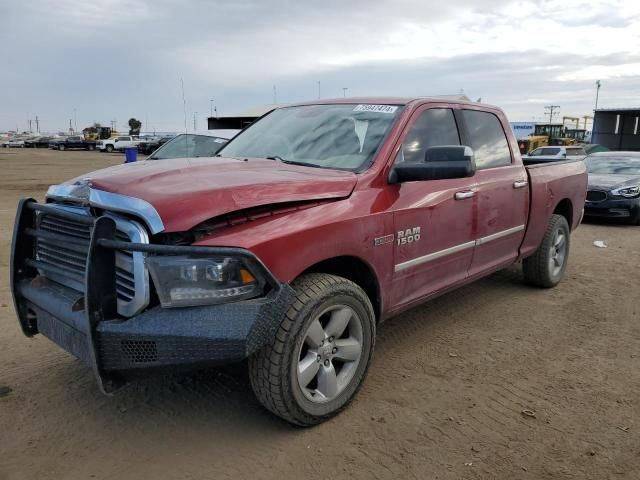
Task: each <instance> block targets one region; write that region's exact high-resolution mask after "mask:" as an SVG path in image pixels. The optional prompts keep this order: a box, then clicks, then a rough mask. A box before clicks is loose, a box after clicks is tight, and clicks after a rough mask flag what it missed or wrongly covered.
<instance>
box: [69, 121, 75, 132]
mask: <svg viewBox="0 0 640 480" xmlns="http://www.w3.org/2000/svg"><path fill="white" fill-rule="evenodd" d="M72 120H73V118H70V119H69V133H74V132H73V126H72V125H71V122H72Z"/></svg>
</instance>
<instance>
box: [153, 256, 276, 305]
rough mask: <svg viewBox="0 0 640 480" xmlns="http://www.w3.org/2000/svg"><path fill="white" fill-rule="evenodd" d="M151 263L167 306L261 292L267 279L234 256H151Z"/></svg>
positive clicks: (162, 299) (163, 303) (205, 301)
mask: <svg viewBox="0 0 640 480" xmlns="http://www.w3.org/2000/svg"><path fill="white" fill-rule="evenodd" d="M146 262H147V266H148V267H149V272H150V273H151V278H152V279H153V282H154V284H155V287H156V291H157V292H158V297H159V298H160V304H161V305H162V306H163V307H165V308H169V307H191V306H196V305H210V304H214V303H224V302H230V301H235V300H243V299H246V298H251V297H255V296H257V295H259V294H260V293H261V292H262V289H263V286H264V280H263V279H262V278H260V276H259V274H258V273H257V272H254V271H252V269H251V267H249V266H248V265H247V264H246V262H244V261H243V260H242V259H240V258H234V257H222V256H221V257H206V258H203V257H190V256H171V255H167V256H162V255H158V256H153V257H147V259H146Z"/></svg>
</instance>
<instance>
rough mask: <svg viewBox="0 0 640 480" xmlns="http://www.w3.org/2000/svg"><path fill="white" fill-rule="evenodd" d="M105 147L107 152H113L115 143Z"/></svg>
mask: <svg viewBox="0 0 640 480" xmlns="http://www.w3.org/2000/svg"><path fill="white" fill-rule="evenodd" d="M104 149H105V150H106V152H107V153H111V152H113V145H107V146H106V147H104Z"/></svg>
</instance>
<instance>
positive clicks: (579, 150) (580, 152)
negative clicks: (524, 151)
mask: <svg viewBox="0 0 640 480" xmlns="http://www.w3.org/2000/svg"><path fill="white" fill-rule="evenodd" d="M586 156H587V152H585V150H584V148H583V147H582V146H574V147H539V148H536V149H535V150H533V151H531V152H529V154H528V155H523V156H522V159H523V160H529V159H533V160H535V161H536V162H542V161H547V162H558V161H560V160H571V159H573V160H583V159H584V158H585V157H586Z"/></svg>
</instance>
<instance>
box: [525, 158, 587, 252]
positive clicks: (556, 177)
mask: <svg viewBox="0 0 640 480" xmlns="http://www.w3.org/2000/svg"><path fill="white" fill-rule="evenodd" d="M525 170H526V172H527V176H528V177H529V195H530V198H529V205H530V208H529V221H528V223H527V231H526V234H525V237H524V240H523V242H522V245H521V247H520V257H521V258H524V257H527V256H529V255H531V254H532V253H533V252H535V250H536V249H537V248H538V246H539V245H540V243H541V242H542V237H543V236H544V232H545V230H546V228H547V223H548V222H549V218H551V215H552V214H553V212H554V210H558V209H561V210H562V211H563V213H564V214H566V215H567V216H569V218H570V222H569V223H570V225H569V226H570V227H571V230H574V229H575V228H577V227H578V225H579V224H580V221H581V220H582V212H583V208H584V201H585V196H586V189H587V173H586V171H587V170H586V167H585V164H584V162H583V161H582V160H562V161H558V162H541V163H535V164H533V165H526V166H525Z"/></svg>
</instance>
